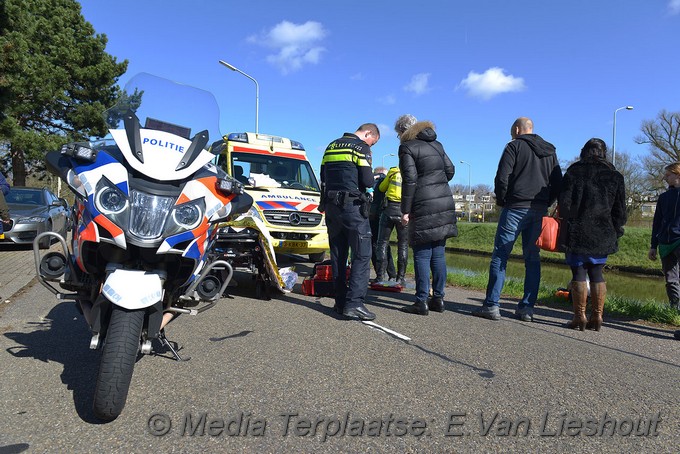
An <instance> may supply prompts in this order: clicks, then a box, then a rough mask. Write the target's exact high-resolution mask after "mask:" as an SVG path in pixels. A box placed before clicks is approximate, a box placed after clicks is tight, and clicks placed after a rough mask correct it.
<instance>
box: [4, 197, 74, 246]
mask: <svg viewBox="0 0 680 454" xmlns="http://www.w3.org/2000/svg"><path fill="white" fill-rule="evenodd" d="M5 199H6V200H7V205H8V206H9V213H10V219H11V225H10V228H9V229H7V227H5V233H4V236H5V237H4V239H2V240H0V242H1V241H4V242H13V243H17V244H30V243H32V242H33V239H35V237H36V236H38V234H40V233H42V232H48V231H53V232H58V233H59V234H61V235H62V236H64V237H66V232H67V231H68V228H69V207H68V203H67V202H66V201H65V200H63V199H61V200H60V199H59V198H58V197H57V196H56V195H54V194H53V193H52V192H51V191H50V190H48V189H44V188H43V189H40V188H27V187H20V186H14V187H12V188H10V191H9V194H7V195H6V196H5ZM49 246H50V238H45V241H42V242H41V243H40V247H41V248H48V247H49Z"/></svg>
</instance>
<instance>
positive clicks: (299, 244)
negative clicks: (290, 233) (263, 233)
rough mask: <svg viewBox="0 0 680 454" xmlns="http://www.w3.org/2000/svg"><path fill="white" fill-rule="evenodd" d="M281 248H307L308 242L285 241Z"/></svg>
mask: <svg viewBox="0 0 680 454" xmlns="http://www.w3.org/2000/svg"><path fill="white" fill-rule="evenodd" d="M281 247H289V248H306V247H307V242H306V241H283V242H282V243H281Z"/></svg>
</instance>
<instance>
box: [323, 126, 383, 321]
mask: <svg viewBox="0 0 680 454" xmlns="http://www.w3.org/2000/svg"><path fill="white" fill-rule="evenodd" d="M379 139H380V131H379V130H378V127H377V126H376V125H375V124H373V123H365V124H363V125H361V126H359V129H357V130H356V132H354V133H345V134H344V135H343V136H342V137H341V138H339V139H336V140H334V141H333V142H331V143H330V144H329V145H328V147H326V151H325V152H324V155H323V159H322V160H321V186H322V189H321V191H322V192H321V195H322V200H321V207H320V209H321V210H325V212H326V227H327V229H328V242H329V243H330V249H331V265H332V268H333V280H334V281H335V307H334V309H335V311H336V312H337V313H339V314H342V315H344V316H345V317H347V318H349V319H353V320H373V319H375V314H374V313H373V312H371V311H369V310H368V309H367V308H366V306H364V298H365V297H366V292H367V291H368V278H369V276H370V264H371V252H372V251H371V249H372V248H371V227H370V225H369V222H368V211H369V205H370V198H369V197H368V196H367V194H366V189H368V188H372V187H373V181H374V180H373V172H372V169H371V148H370V147H371V146H373V145H375V144H376V143H377V142H378V140H379ZM350 248H351V249H352V263H351V272H350V276H349V285H348V283H347V278H346V276H347V273H346V271H345V270H346V266H347V258H348V256H349V250H350Z"/></svg>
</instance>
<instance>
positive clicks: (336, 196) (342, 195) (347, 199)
mask: <svg viewBox="0 0 680 454" xmlns="http://www.w3.org/2000/svg"><path fill="white" fill-rule="evenodd" d="M360 198H361V195H352V193H350V192H347V191H334V190H330V191H326V200H327V201H328V203H332V204H334V205H339V206H342V205H344V204H349V203H353V202H354V201H355V200H359V199H360Z"/></svg>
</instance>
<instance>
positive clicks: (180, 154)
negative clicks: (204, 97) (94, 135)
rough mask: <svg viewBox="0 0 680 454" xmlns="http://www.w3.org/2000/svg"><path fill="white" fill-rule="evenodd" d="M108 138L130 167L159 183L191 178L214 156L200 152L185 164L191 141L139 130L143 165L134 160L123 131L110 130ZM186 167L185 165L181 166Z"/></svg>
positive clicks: (206, 152)
mask: <svg viewBox="0 0 680 454" xmlns="http://www.w3.org/2000/svg"><path fill="white" fill-rule="evenodd" d="M110 133H111V136H112V137H113V139H114V140H115V141H116V144H117V145H118V147H119V148H120V151H121V152H122V153H123V156H125V159H126V161H127V162H128V163H129V164H130V166H131V167H132V168H133V169H135V170H137V171H139V172H141V173H143V174H144V175H147V176H149V177H151V178H153V179H155V180H158V181H173V180H182V179H186V178H190V177H191V176H192V175H193V174H194V173H196V172H197V171H199V170H200V169H201V167H203V166H204V165H205V164H207V163H208V162H210V161H211V160H212V159H213V158H214V157H215V156H214V155H213V154H212V153H210V152H209V151H207V150H201V152H200V153H199V154H198V155H197V156H191V158H194V160H193V161H192V162H190V163H188V165H187V162H186V161H187V160H188V159H189V158H190V157H189V156H187V151H188V150H189V148H190V147H191V144H192V142H191V141H190V140H187V139H185V138H183V137H179V136H176V135H174V134H171V133H168V132H165V131H158V130H155V129H144V128H140V129H139V135H140V140H141V147H142V152H143V154H144V162H141V161H140V160H139V159H137V158H136V157H135V154H134V153H133V152H132V149H131V148H130V144H129V142H128V137H127V133H126V131H125V129H111V130H110ZM184 165H186V166H184Z"/></svg>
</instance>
